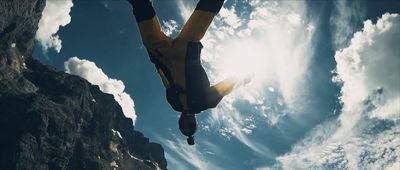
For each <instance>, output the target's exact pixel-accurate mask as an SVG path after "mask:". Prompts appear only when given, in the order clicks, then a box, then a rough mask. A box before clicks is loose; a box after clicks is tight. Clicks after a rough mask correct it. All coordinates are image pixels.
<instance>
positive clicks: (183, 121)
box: [179, 113, 197, 145]
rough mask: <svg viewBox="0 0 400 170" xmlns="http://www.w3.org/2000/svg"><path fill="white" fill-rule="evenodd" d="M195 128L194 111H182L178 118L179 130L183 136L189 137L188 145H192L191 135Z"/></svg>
mask: <svg viewBox="0 0 400 170" xmlns="http://www.w3.org/2000/svg"><path fill="white" fill-rule="evenodd" d="M196 129H197V122H196V116H195V114H194V113H182V114H181V117H180V118H179V130H180V131H181V132H182V134H184V135H185V136H187V137H189V138H188V139H187V142H188V144H189V145H194V138H193V135H194V133H195V132H196Z"/></svg>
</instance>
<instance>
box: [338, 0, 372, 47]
mask: <svg viewBox="0 0 400 170" xmlns="http://www.w3.org/2000/svg"><path fill="white" fill-rule="evenodd" d="M365 3H366V2H365V1H351V0H336V1H334V9H333V10H332V15H331V18H330V22H331V25H332V28H333V32H332V33H333V39H334V42H333V43H334V44H335V46H336V48H343V47H345V46H347V45H348V43H349V40H350V38H351V35H352V34H353V33H354V32H355V31H356V27H355V26H356V25H358V24H361V22H362V21H363V20H364V19H365V16H366V14H367V8H366V4H365Z"/></svg>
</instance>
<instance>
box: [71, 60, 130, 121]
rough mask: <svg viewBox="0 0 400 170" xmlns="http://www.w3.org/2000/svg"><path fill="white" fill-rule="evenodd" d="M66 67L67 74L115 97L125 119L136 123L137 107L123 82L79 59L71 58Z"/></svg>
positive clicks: (91, 63) (93, 64) (94, 65)
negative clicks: (75, 76) (84, 80)
mask: <svg viewBox="0 0 400 170" xmlns="http://www.w3.org/2000/svg"><path fill="white" fill-rule="evenodd" d="M64 66H65V70H66V72H67V73H69V74H73V75H78V76H80V77H82V78H84V79H86V80H88V81H89V82H90V83H92V84H94V85H98V86H99V87H100V90H101V91H102V92H104V93H109V94H112V95H114V99H115V100H116V101H117V102H118V104H119V105H120V106H121V108H122V111H123V113H124V115H125V117H128V118H131V119H132V121H133V123H135V121H136V114H135V109H134V107H135V105H134V103H133V100H132V98H131V97H130V95H129V94H128V93H126V92H124V90H125V85H124V83H123V82H122V81H121V80H116V79H112V78H109V77H108V76H107V75H106V74H104V72H103V70H102V69H100V68H98V67H97V66H96V64H95V63H94V62H91V61H88V60H84V59H79V58H78V57H71V58H70V59H68V60H67V61H66V62H65V63H64Z"/></svg>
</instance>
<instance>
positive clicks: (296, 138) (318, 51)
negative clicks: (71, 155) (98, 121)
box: [34, 0, 400, 170]
mask: <svg viewBox="0 0 400 170" xmlns="http://www.w3.org/2000/svg"><path fill="white" fill-rule="evenodd" d="M196 2H197V1H194V0H193V1H192V0H154V7H155V9H156V12H157V15H158V17H159V18H160V21H161V24H162V26H163V28H164V31H165V32H167V33H170V34H171V36H176V35H177V33H178V32H179V29H180V28H181V27H182V25H183V23H184V21H185V20H186V19H187V18H188V17H189V16H190V14H191V12H192V11H193V9H194V7H195V4H196ZM47 4H48V6H47V7H46V8H47V9H45V13H44V16H48V17H46V18H45V19H42V21H41V24H40V26H39V27H40V29H39V31H38V35H37V41H38V43H37V45H36V49H35V53H34V56H35V57H36V58H37V59H39V60H40V61H42V62H44V63H46V64H50V65H53V66H55V67H57V68H59V69H60V70H66V71H67V72H68V73H71V74H76V75H80V76H82V77H84V78H86V79H88V80H89V81H90V82H91V83H93V84H98V85H99V86H100V87H101V89H102V90H103V91H105V92H107V93H112V94H114V96H115V98H116V100H117V101H118V102H119V103H120V104H121V106H122V108H123V109H124V113H125V115H127V116H128V117H133V118H136V123H135V129H137V130H139V131H142V132H144V134H145V135H146V136H147V137H149V138H150V140H151V141H154V142H157V143H160V144H161V145H163V147H164V149H165V151H166V157H167V160H168V168H169V169H238V170H239V169H343V168H345V169H346V168H347V169H366V168H367V169H368V168H371V169H374V168H377V169H390V168H393V169H396V168H397V167H399V166H400V165H399V163H398V162H400V161H399V160H398V159H399V157H400V146H399V143H400V139H399V137H398V135H397V137H396V135H395V134H396V133H397V134H398V133H400V125H399V119H400V106H399V105H400V104H399V103H400V89H399V88H400V78H399V77H398V76H396V75H398V74H399V73H400V70H399V69H400V51H399V49H398V46H399V45H400V42H399V41H400V31H399V30H400V29H399V28H400V26H399V24H400V16H399V15H398V14H396V13H399V11H400V3H399V2H397V1H392V0H384V1H379V2H377V1H345V0H342V1H264V0H249V1H241V0H227V2H226V3H225V4H224V8H223V9H222V10H221V12H220V14H219V15H218V16H217V17H216V18H215V19H214V22H213V24H212V25H211V27H210V28H209V30H208V32H207V34H206V36H205V38H204V39H203V40H202V43H203V45H204V46H205V48H204V49H203V51H202V61H203V65H204V66H205V68H206V70H207V73H208V75H209V77H210V80H211V82H213V83H215V82H217V81H219V80H221V79H223V78H225V77H227V76H229V75H232V74H235V75H245V74H248V73H251V74H254V75H255V77H254V78H253V80H252V81H251V82H250V83H249V84H248V85H246V86H243V87H239V88H237V89H236V90H235V91H234V92H233V93H232V94H231V95H229V96H228V97H226V98H225V99H224V100H223V101H222V102H221V103H220V105H219V106H218V107H217V108H216V109H213V110H209V111H206V112H203V113H201V114H199V115H198V121H199V130H198V132H197V134H196V142H197V144H196V145H195V146H194V147H192V146H187V144H186V141H185V137H184V136H182V135H181V134H180V132H179V130H178V128H177V120H178V117H179V114H178V113H176V112H174V111H173V110H172V109H171V108H170V106H169V104H168V103H167V102H166V100H165V95H164V94H165V92H164V89H163V86H162V82H161V81H160V79H159V77H158V75H157V73H156V71H155V69H154V67H153V65H152V64H151V63H150V61H149V59H148V57H147V52H146V49H145V48H144V47H143V45H142V44H141V40H140V37H139V32H138V29H137V26H136V22H135V19H134V18H133V14H132V10H131V8H130V6H129V4H128V3H127V2H126V1H123V0H99V1H73V2H71V1H69V0H65V1H56V0H48V1H47ZM49 4H50V5H49ZM368 20H369V21H368ZM396 47H397V48H396ZM72 57H76V58H72ZM380 89H382V90H380ZM132 101H133V102H134V108H133V103H132ZM376 139H377V140H376ZM377 155H378V156H377ZM379 155H382V156H379Z"/></svg>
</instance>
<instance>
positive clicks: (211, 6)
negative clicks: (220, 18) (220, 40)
mask: <svg viewBox="0 0 400 170" xmlns="http://www.w3.org/2000/svg"><path fill="white" fill-rule="evenodd" d="M223 4H224V0H200V1H199V3H198V4H197V6H196V9H195V11H194V12H193V14H192V15H191V16H190V18H189V20H188V21H187V22H186V24H185V25H184V26H183V28H182V30H181V32H180V33H179V36H178V38H182V39H186V40H188V41H192V42H199V41H200V40H201V39H202V38H203V37H204V34H205V33H206V31H207V29H208V27H209V26H210V24H211V22H212V20H213V19H214V16H215V15H216V14H217V13H218V12H219V10H220V9H221V7H222V5H223Z"/></svg>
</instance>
